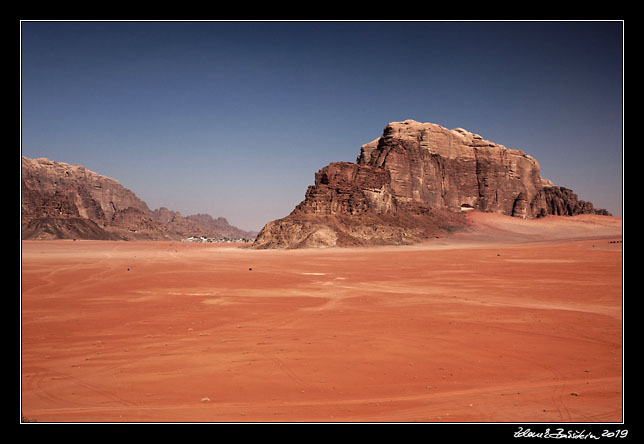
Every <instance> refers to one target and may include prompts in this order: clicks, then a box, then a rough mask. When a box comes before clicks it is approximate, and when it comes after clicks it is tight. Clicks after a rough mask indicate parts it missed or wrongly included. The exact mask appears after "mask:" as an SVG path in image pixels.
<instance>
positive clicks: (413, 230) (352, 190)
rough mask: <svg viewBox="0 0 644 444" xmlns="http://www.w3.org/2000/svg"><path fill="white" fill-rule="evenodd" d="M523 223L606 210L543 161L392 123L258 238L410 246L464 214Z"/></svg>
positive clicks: (320, 176)
mask: <svg viewBox="0 0 644 444" xmlns="http://www.w3.org/2000/svg"><path fill="white" fill-rule="evenodd" d="M471 209H476V210H479V211H485V212H494V213H500V214H507V215H510V216H515V217H520V218H535V217H543V216H546V215H548V214H556V215H575V214H582V213H594V212H598V213H600V214H607V213H606V212H605V210H598V211H597V210H595V209H594V208H593V205H592V204H591V203H590V202H584V201H581V200H579V199H578V198H577V196H576V195H575V194H574V193H572V192H571V191H570V190H567V189H565V188H562V187H557V186H555V185H553V184H552V183H550V182H549V181H547V180H543V179H542V178H541V176H540V170H539V164H538V162H537V161H536V160H535V159H534V158H532V157H531V156H529V155H527V154H526V153H525V152H523V151H521V150H517V149H509V148H506V147H504V146H503V145H499V144H496V143H493V142H490V141H488V140H484V139H483V138H482V137H481V136H479V135H477V134H473V133H471V132H469V131H466V130H464V129H462V128H456V129H453V130H449V129H447V128H444V127H442V126H440V125H436V124H433V123H419V122H416V121H413V120H406V121H404V122H393V123H390V124H389V125H387V126H386V127H385V129H384V132H383V135H382V136H381V137H379V138H378V139H376V140H373V141H372V142H369V143H367V144H365V145H363V146H362V147H361V149H360V154H359V155H358V157H357V159H356V163H350V162H336V163H331V164H329V165H328V166H326V167H324V168H322V169H321V170H320V171H318V172H317V173H316V174H315V185H313V186H311V187H309V188H308V190H307V192H306V196H305V199H304V201H303V202H301V203H300V204H299V205H298V206H297V207H296V208H295V209H294V210H293V212H292V213H291V214H290V215H288V216H287V217H285V218H283V219H279V220H277V221H273V222H270V223H269V224H267V225H266V226H265V227H264V228H263V229H262V231H261V232H260V233H259V235H258V237H257V239H256V241H255V244H254V246H255V247H256V248H299V247H314V246H350V245H380V244H408V243H415V242H419V241H422V240H425V239H427V238H429V237H433V236H442V235H446V234H449V233H451V232H453V231H454V230H457V229H459V227H460V228H463V227H465V226H466V221H465V218H464V216H463V212H464V211H465V210H471Z"/></svg>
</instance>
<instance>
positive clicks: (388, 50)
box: [21, 21, 624, 230]
mask: <svg viewBox="0 0 644 444" xmlns="http://www.w3.org/2000/svg"><path fill="white" fill-rule="evenodd" d="M623 54H624V51H623V22H621V21H563V22H560V21H554V22H550V21H547V22H543V21H536V22H533V21H519V22H505V21H504V22H496V21H474V22H469V21H464V22H460V21H456V22H453V21H449V22H442V21H439V22H434V21H418V22H417V21H412V22H408V21H395V22H372V21H366V22H362V21H360V22H355V21H350V22H344V21H341V22H335V21H333V22H325V21H323V22H319V21H315V22H273V21H270V22H264V21H255V22H173V21H170V22H30V21H25V22H22V26H21V82H22V85H21V87H22V89H21V94H22V96H21V98H22V109H21V111H22V116H21V125H22V154H23V155H25V156H27V157H31V158H37V157H46V158H49V159H51V160H55V161H61V162H66V163H71V164H77V165H83V166H85V167H86V168H88V169H90V170H93V171H95V172H97V173H99V174H103V175H105V176H109V177H112V178H114V179H116V180H118V181H119V182H120V183H121V184H122V185H123V186H125V187H126V188H129V189H130V190H132V191H133V192H135V193H136V194H137V196H139V197H140V198H141V199H143V200H144V201H145V202H146V203H147V204H148V206H149V207H150V208H151V209H155V208H159V207H161V206H164V207H167V208H169V209H172V210H175V211H180V212H181V213H182V214H183V215H189V214H195V213H208V214H211V215H213V216H215V217H217V216H223V217H226V218H227V219H228V221H229V222H230V223H231V224H233V225H235V226H237V227H239V228H242V229H246V230H259V229H260V228H261V227H262V226H263V225H264V224H265V223H267V222H269V221H271V220H274V219H277V218H280V217H284V216H286V215H287V214H288V213H290V212H291V211H292V209H293V208H294V207H295V206H296V205H297V204H298V203H299V202H301V201H302V200H303V199H304V193H305V192H306V189H307V186H309V185H312V184H313V181H314V173H315V172H316V171H317V170H319V169H320V168H322V167H324V166H325V165H327V164H328V163H329V162H333V161H352V162H353V161H355V159H356V156H357V155H358V154H359V151H360V146H361V145H362V144H364V143H366V142H369V141H371V140H373V139H375V138H377V137H379V136H380V135H381V134H382V130H383V128H384V127H385V125H386V124H387V123H389V122H392V121H401V120H406V119H414V120H417V121H420V122H432V123H437V124H439V125H442V126H445V127H447V128H450V129H451V128H456V127H462V128H465V129H467V130H468V131H471V132H474V133H477V134H480V135H481V136H482V137H483V138H485V139H488V140H491V141H493V142H496V143H500V144H503V145H505V146H507V147H508V148H517V149H521V150H523V151H525V152H526V153H527V154H530V155H531V156H533V157H534V158H536V159H537V161H538V162H539V164H540V165H541V176H542V177H544V178H547V179H550V180H552V181H553V182H554V183H555V184H557V185H560V186H564V187H567V188H571V189H573V190H574V191H575V192H576V193H577V194H578V196H579V197H580V199H583V200H589V201H591V202H593V203H594V204H595V206H596V207H598V208H606V209H607V210H608V211H610V212H611V213H613V215H615V216H620V217H621V216H622V180H623V179H622V172H623V162H622V157H623V146H622V142H623V77H624V76H623Z"/></svg>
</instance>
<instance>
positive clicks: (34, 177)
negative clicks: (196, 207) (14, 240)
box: [22, 156, 255, 240]
mask: <svg viewBox="0 0 644 444" xmlns="http://www.w3.org/2000/svg"><path fill="white" fill-rule="evenodd" d="M191 218H193V219H191ZM195 218H196V219H195ZM207 218H210V219H211V220H214V219H212V218H211V217H210V216H208V215H197V216H188V217H187V218H186V217H183V216H181V214H180V213H178V212H174V211H170V210H168V209H166V208H160V209H158V210H154V211H151V210H150V209H149V208H148V206H147V204H146V203H145V202H143V201H142V200H141V199H139V198H138V197H137V196H136V195H135V194H134V193H133V192H132V191H130V190H128V189H127V188H124V187H123V186H122V185H121V184H120V183H119V182H117V181H116V180H114V179H111V178H109V177H105V176H101V175H100V174H97V173H95V172H93V171H90V170H88V169H86V168H84V167H82V166H78V165H69V164H66V163H63V162H53V161H51V160H48V159H29V158H27V157H24V156H23V157H22V238H23V239H98V240H119V239H120V240H134V239H141V240H143V239H148V240H161V239H169V240H176V239H181V238H185V237H188V236H206V237H212V238H218V237H231V238H233V237H249V238H252V237H254V234H255V233H249V232H245V231H242V230H239V229H238V228H236V227H233V226H231V225H229V224H228V222H227V221H226V220H225V219H223V218H219V219H217V221H219V225H217V224H210V225H209V224H208V223H207Z"/></svg>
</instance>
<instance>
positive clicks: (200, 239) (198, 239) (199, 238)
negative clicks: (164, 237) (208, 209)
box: [181, 236, 255, 244]
mask: <svg viewBox="0 0 644 444" xmlns="http://www.w3.org/2000/svg"><path fill="white" fill-rule="evenodd" d="M254 241H255V239H251V238H246V237H235V238H231V237H219V238H213V237H206V236H190V237H188V238H185V239H181V242H216V243H231V244H232V243H239V242H254Z"/></svg>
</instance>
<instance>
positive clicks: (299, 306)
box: [21, 213, 623, 422]
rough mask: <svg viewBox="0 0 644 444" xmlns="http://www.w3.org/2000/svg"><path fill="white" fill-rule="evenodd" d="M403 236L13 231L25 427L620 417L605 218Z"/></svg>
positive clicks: (617, 230)
mask: <svg viewBox="0 0 644 444" xmlns="http://www.w3.org/2000/svg"><path fill="white" fill-rule="evenodd" d="M468 217H469V218H470V219H471V220H472V222H473V224H474V226H475V227H476V232H465V233H459V234H457V235H455V236H454V237H452V238H450V239H435V240H432V241H429V242H427V243H424V244H421V245H414V246H403V247H373V248H352V249H341V248H333V249H307V250H283V251H276V250H261V251H258V250H252V249H250V248H244V247H240V246H236V245H235V246H231V245H227V244H194V243H180V242H112V241H75V242H74V241H71V240H63V241H23V242H22V323H21V328H22V331H21V334H22V387H21V389H22V406H21V407H22V414H23V418H24V421H38V422H104V421H110V422H126V421H134V422H242V421H251V422H341V421H352V422H416V421H421V422H620V421H622V284H623V280H622V243H621V239H622V231H621V230H622V221H621V219H620V218H614V217H607V216H594V215H592V216H590V215H586V216H575V217H572V218H570V217H555V216H551V217H547V218H545V219H541V220H519V219H516V218H510V217H506V216H499V215H493V214H484V213H471V214H469V215H468Z"/></svg>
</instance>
